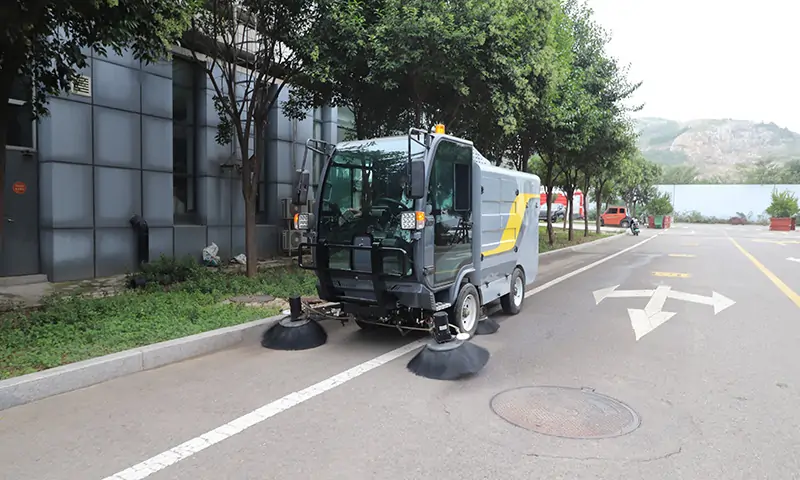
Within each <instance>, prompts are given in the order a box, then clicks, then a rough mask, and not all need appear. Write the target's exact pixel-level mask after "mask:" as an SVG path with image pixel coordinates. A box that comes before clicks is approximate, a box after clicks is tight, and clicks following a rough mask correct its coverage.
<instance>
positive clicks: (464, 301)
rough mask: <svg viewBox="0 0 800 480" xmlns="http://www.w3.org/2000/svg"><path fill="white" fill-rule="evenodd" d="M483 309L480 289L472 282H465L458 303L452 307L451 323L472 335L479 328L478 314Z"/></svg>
mask: <svg viewBox="0 0 800 480" xmlns="http://www.w3.org/2000/svg"><path fill="white" fill-rule="evenodd" d="M480 310H481V302H480V297H479V296H478V289H476V288H475V286H474V285H472V284H471V283H465V284H464V285H462V286H461V290H460V291H459V292H458V297H457V298H456V303H455V305H453V306H452V307H450V311H449V312H448V313H449V315H450V323H452V324H453V325H455V326H456V327H458V329H459V330H460V331H461V332H463V333H467V334H469V336H470V337H471V336H472V335H474V334H475V330H476V329H477V328H478V316H479V314H480Z"/></svg>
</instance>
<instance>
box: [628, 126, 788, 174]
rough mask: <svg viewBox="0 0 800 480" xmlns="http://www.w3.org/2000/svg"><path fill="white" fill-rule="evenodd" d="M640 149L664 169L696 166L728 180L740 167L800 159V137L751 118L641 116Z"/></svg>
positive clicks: (704, 172)
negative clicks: (698, 118) (671, 166)
mask: <svg viewBox="0 0 800 480" xmlns="http://www.w3.org/2000/svg"><path fill="white" fill-rule="evenodd" d="M637 128H638V130H639V132H640V139H639V148H640V149H641V150H642V153H643V154H644V156H645V157H646V158H648V159H649V160H651V161H653V162H656V163H660V164H662V165H692V166H694V167H696V168H697V169H698V170H699V172H700V174H701V176H702V177H711V176H727V175H730V174H733V172H735V171H736V167H735V165H736V164H745V165H753V164H755V163H757V162H759V161H764V160H768V161H775V162H778V163H782V162H785V161H788V160H791V159H797V158H800V134H798V133H795V132H792V131H791V130H788V129H786V128H781V127H779V126H777V125H775V124H774V123H758V122H750V121H746V120H730V119H728V120H724V119H718V120H691V121H688V122H676V121H674V120H668V119H664V118H653V117H646V118H639V119H637Z"/></svg>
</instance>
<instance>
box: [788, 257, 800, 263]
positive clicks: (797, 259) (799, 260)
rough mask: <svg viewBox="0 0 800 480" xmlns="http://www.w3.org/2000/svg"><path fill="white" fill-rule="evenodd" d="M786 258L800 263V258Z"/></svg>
mask: <svg viewBox="0 0 800 480" xmlns="http://www.w3.org/2000/svg"><path fill="white" fill-rule="evenodd" d="M786 260H789V261H790V262H797V263H800V258H794V257H789V258H787V259H786Z"/></svg>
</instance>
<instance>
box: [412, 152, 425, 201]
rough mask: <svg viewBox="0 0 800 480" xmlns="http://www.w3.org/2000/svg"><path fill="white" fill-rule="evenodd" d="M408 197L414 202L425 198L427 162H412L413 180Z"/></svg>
mask: <svg viewBox="0 0 800 480" xmlns="http://www.w3.org/2000/svg"><path fill="white" fill-rule="evenodd" d="M410 183H411V185H410V187H411V188H410V189H409V193H408V196H409V198H413V199H414V200H417V199H420V198H422V197H424V196H425V162H424V161H423V160H413V161H412V162H411V179H410Z"/></svg>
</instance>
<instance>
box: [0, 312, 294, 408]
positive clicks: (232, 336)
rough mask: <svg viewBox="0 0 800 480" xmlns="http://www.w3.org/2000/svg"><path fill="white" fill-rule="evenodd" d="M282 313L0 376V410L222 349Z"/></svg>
mask: <svg viewBox="0 0 800 480" xmlns="http://www.w3.org/2000/svg"><path fill="white" fill-rule="evenodd" d="M285 316H286V315H283V314H281V315H276V316H274V317H269V318H262V319H261V320H255V321H252V322H249V323H243V324H241V325H234V326H232V327H225V328H220V329H217V330H211V331H209V332H203V333H198V334H197V335H191V336H188V337H183V338H177V339H175V340H168V341H166V342H161V343H155V344H153V345H147V346H144V347H139V348H134V349H131V350H125V351H123V352H119V353H112V354H110V355H105V356H102V357H97V358H90V359H88V360H83V361H81V362H75V363H71V364H68V365H63V366H60V367H55V368H51V369H48V370H44V371H41V372H36V373H31V374H28V375H21V376H19V377H14V378H9V379H6V380H0V410H5V409H7V408H11V407H15V406H17V405H24V404H26V403H30V402H34V401H36V400H41V399H43V398H47V397H51V396H53V395H58V394H61V393H66V392H71V391H73V390H77V389H80V388H85V387H88V386H91V385H96V384H98V383H102V382H105V381H108V380H112V379H114V378H119V377H122V376H125V375H130V374H131V373H136V372H142V371H144V370H150V369H153V368H158V367H163V366H164V365H169V364H171V363H177V362H180V361H183V360H187V359H189V358H192V357H198V356H201V355H206V354H209V353H212V352H215V351H218V350H222V349H224V348H228V347H231V346H234V345H236V344H238V343H241V342H242V341H243V340H245V339H248V338H250V337H251V336H253V335H258V334H261V332H263V331H264V330H265V329H266V328H269V327H270V326H272V324H274V323H276V322H277V321H278V320H280V319H281V318H283V317H285Z"/></svg>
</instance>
